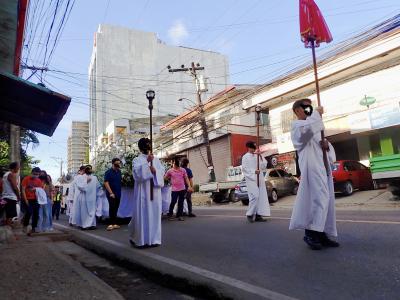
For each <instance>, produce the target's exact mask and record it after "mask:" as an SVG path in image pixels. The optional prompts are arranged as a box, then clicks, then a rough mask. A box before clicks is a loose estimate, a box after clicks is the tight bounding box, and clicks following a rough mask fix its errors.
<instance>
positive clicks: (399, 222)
mask: <svg viewBox="0 0 400 300" xmlns="http://www.w3.org/2000/svg"><path fill="white" fill-rule="evenodd" d="M199 217H211V218H212V217H222V218H240V219H243V220H245V216H229V215H199ZM268 219H272V220H290V218H286V217H268ZM336 222H343V223H365V224H393V225H400V221H373V220H342V219H339V220H336Z"/></svg>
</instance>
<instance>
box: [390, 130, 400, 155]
mask: <svg viewBox="0 0 400 300" xmlns="http://www.w3.org/2000/svg"><path fill="white" fill-rule="evenodd" d="M391 133H392V143H393V152H394V154H400V128H393V130H392V132H391Z"/></svg>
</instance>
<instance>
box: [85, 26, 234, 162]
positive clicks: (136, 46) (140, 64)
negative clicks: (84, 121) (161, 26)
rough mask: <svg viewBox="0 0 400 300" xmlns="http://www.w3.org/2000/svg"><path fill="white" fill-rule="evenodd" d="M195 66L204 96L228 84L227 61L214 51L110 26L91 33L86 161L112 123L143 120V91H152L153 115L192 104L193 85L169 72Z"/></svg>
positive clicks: (190, 80)
mask: <svg viewBox="0 0 400 300" xmlns="http://www.w3.org/2000/svg"><path fill="white" fill-rule="evenodd" d="M191 62H195V63H200V64H201V66H203V67H204V68H205V70H204V71H199V72H198V73H199V76H200V77H201V76H204V77H207V78H208V79H204V78H203V80H202V82H206V83H207V88H208V91H207V92H205V94H204V97H209V96H211V95H212V94H214V93H215V91H217V90H221V89H223V88H225V87H226V86H227V85H228V83H229V75H228V74H229V70H228V59H227V57H226V56H224V55H221V54H219V53H216V52H211V51H203V50H198V49H191V48H186V47H177V46H169V45H166V44H165V43H163V42H162V41H160V40H159V39H158V38H157V35H156V34H155V33H151V32H143V31H138V30H133V29H128V28H122V27H118V26H112V25H103V24H102V25H100V26H99V28H98V31H97V32H96V33H95V38H94V45H93V52H92V57H91V62H90V66H89V82H90V86H89V97H90V136H91V141H90V144H91V157H93V155H94V149H95V147H96V144H97V140H96V137H98V136H99V135H101V134H103V133H104V132H105V130H106V128H107V126H108V124H110V123H111V122H112V121H113V120H117V119H121V118H123V119H130V120H133V119H137V118H144V117H147V116H148V114H149V112H148V108H147V105H148V102H147V99H146V97H145V93H146V91H147V90H148V89H153V90H154V91H155V92H156V98H155V100H154V111H153V112H154V115H155V116H163V115H168V114H174V115H178V114H180V113H181V112H183V110H184V107H183V105H182V103H181V102H178V99H180V98H183V97H184V98H189V99H191V100H193V101H195V99H196V85H195V83H194V82H193V78H192V77H191V76H190V74H188V73H186V72H179V73H170V72H169V71H168V69H167V66H168V65H171V66H172V67H181V65H186V66H189V65H190V64H191Z"/></svg>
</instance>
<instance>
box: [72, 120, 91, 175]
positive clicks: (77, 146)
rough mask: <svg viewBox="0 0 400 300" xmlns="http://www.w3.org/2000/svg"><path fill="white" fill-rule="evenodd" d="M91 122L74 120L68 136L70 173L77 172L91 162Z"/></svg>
mask: <svg viewBox="0 0 400 300" xmlns="http://www.w3.org/2000/svg"><path fill="white" fill-rule="evenodd" d="M88 160H89V122H79V121H72V124H71V134H70V136H69V137H68V174H76V173H77V172H78V170H79V167H80V166H81V165H82V164H85V163H89V161H88Z"/></svg>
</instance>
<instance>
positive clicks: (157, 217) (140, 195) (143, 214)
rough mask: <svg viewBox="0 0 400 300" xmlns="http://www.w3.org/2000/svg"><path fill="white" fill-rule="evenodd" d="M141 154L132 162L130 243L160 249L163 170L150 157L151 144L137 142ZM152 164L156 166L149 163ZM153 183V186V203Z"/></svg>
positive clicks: (145, 141) (146, 140)
mask: <svg viewBox="0 0 400 300" xmlns="http://www.w3.org/2000/svg"><path fill="white" fill-rule="evenodd" d="M138 146H139V150H140V151H141V154H140V155H139V156H138V157H137V158H135V159H134V160H133V168H132V169H133V178H134V180H135V187H134V194H133V200H134V210H133V213H132V219H131V222H130V223H129V226H128V227H129V235H130V242H131V244H133V245H134V246H136V247H146V246H148V247H151V246H158V245H161V205H162V203H161V202H162V197H161V188H162V187H163V186H164V173H165V170H164V167H163V165H162V164H161V162H160V161H159V160H158V158H156V157H153V155H152V154H150V151H149V150H150V140H149V139H147V138H142V139H140V140H139V142H138ZM151 161H153V166H150V162H151ZM151 180H153V182H154V187H153V200H151V199H150V188H151V187H150V185H151Z"/></svg>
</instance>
